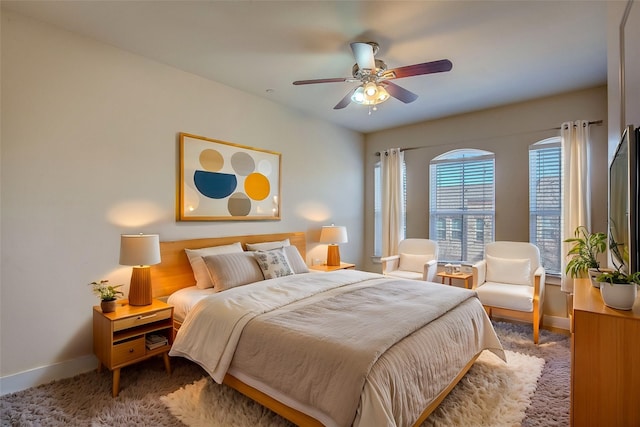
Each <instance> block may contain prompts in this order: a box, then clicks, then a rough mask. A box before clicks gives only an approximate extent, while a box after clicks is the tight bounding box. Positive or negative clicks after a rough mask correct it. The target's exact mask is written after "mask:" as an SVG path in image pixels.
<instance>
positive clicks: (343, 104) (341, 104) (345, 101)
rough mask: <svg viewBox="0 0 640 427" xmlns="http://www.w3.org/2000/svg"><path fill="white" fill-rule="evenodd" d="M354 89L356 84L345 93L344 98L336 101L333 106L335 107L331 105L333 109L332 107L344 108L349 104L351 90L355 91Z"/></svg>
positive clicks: (335, 108)
mask: <svg viewBox="0 0 640 427" xmlns="http://www.w3.org/2000/svg"><path fill="white" fill-rule="evenodd" d="M356 89H358V86H356V87H354V88H353V89H351V90H350V91H349V93H347V94H346V95H345V97H344V98H342V99H341V100H340V102H338V103H337V104H336V106H335V107H333V109H334V110H341V109H343V108H345V107H346V106H347V105H349V104H350V103H351V95H353V92H355V91H356Z"/></svg>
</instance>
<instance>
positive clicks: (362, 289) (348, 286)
mask: <svg viewBox="0 0 640 427" xmlns="http://www.w3.org/2000/svg"><path fill="white" fill-rule="evenodd" d="M231 291H233V292H229V291H225V292H224V293H223V294H225V295H215V296H212V297H209V298H207V299H205V300H204V301H202V302H201V303H198V305H197V306H196V307H194V309H193V310H192V312H191V313H190V314H189V315H188V316H187V318H186V319H185V322H184V324H183V326H182V328H181V329H180V331H179V333H178V335H177V337H176V340H175V342H174V345H173V348H172V350H171V353H170V354H171V355H180V356H185V357H188V358H189V359H191V360H194V361H196V362H197V363H199V364H200V365H201V366H203V367H204V368H205V369H206V370H207V371H208V372H209V373H210V374H211V375H212V377H213V378H214V379H215V380H216V381H218V382H222V380H223V378H224V375H225V374H226V372H227V371H228V370H229V368H230V367H231V364H232V360H233V367H234V368H240V367H241V368H240V370H241V372H242V373H243V374H244V375H245V376H248V378H249V379H250V382H253V384H252V385H254V386H255V385H264V386H266V388H267V389H268V391H270V392H271V393H268V394H272V395H274V396H273V397H275V398H279V397H280V398H281V400H285V403H286V404H289V405H290V406H293V407H295V408H296V409H298V410H301V411H302V412H306V413H308V414H310V415H312V416H314V417H315V418H317V419H319V420H320V421H321V422H323V423H324V424H325V425H336V426H348V425H352V424H354V423H355V424H359V425H367V426H372V425H407V424H411V423H412V422H413V421H415V418H416V417H417V416H418V415H419V414H420V412H421V410H419V411H417V413H416V408H415V407H416V405H421V404H424V402H423V400H425V399H427V400H428V399H429V395H431V394H433V396H431V398H433V397H435V395H437V394H438V392H439V391H440V390H441V389H442V388H444V386H446V385H447V384H448V382H449V381H451V378H452V377H454V376H455V374H457V372H459V370H460V368H461V367H462V366H464V364H466V362H467V361H468V360H470V359H471V357H473V356H474V355H476V354H477V353H479V351H481V350H482V349H483V348H493V349H495V350H496V351H497V352H498V354H501V347H500V344H499V342H498V341H497V338H496V337H495V334H493V335H492V334H491V333H489V332H488V331H490V332H493V330H492V328H491V327H490V324H489V327H488V328H487V322H488V319H486V315H484V311H483V310H482V307H481V305H480V304H479V302H478V301H477V298H476V297H475V293H474V292H472V291H467V290H462V289H458V288H450V287H446V286H442V285H436V284H429V283H425V282H418V281H407V280H392V279H388V278H384V277H383V276H380V275H377V274H372V273H365V272H360V271H340V272H335V273H330V274H308V275H297V276H288V277H286V278H280V279H275V280H267V281H264V282H259V283H257V284H252V285H250V286H245V287H241V288H234V289H232V290H231ZM461 307H470V308H468V309H462V308H461ZM478 307H479V308H480V311H481V312H482V314H480V313H479V311H478ZM467 311H470V312H471V313H472V316H471V317H470V318H469V319H467V320H468V323H467V325H466V328H467V329H469V330H470V332H471V333H470V334H466V335H468V337H466V338H465V337H464V335H465V334H459V333H458V332H455V334H456V335H460V336H449V337H448V339H450V340H453V342H452V343H446V342H444V343H441V344H439V345H438V347H439V348H438V349H437V350H436V352H437V351H447V352H450V354H447V355H446V358H447V359H450V360H451V363H450V365H451V368H449V367H447V366H440V368H439V369H440V370H442V371H443V372H444V375H445V377H444V378H439V381H438V382H439V384H437V385H435V384H434V385H432V384H429V383H428V382H427V384H419V383H420V382H422V381H424V378H417V381H418V382H417V383H416V378H413V379H411V378H404V377H406V376H416V375H418V376H420V377H421V376H423V375H429V376H431V377H434V378H438V374H437V373H433V372H431V373H430V372H425V370H424V368H423V366H424V367H426V370H427V371H428V370H429V366H430V365H431V368H433V367H434V366H438V364H437V363H435V364H432V363H431V362H429V363H426V362H424V361H423V360H422V359H423V355H422V354H421V353H420V352H416V349H418V350H420V351H424V352H425V353H424V357H427V358H430V357H431V356H430V353H431V352H433V351H432V350H431V351H430V347H431V346H433V342H434V341H432V342H431V343H429V342H426V341H425V340H426V339H431V340H434V339H440V340H441V341H442V337H440V338H438V337H437V334H436V336H434V335H433V333H434V331H435V332H438V331H440V332H438V333H441V331H442V330H444V331H447V328H451V325H448V323H450V322H446V321H444V320H443V319H446V317H447V316H445V314H447V313H450V312H456V316H457V318H456V320H455V321H456V322H460V321H461V320H462V319H461V318H460V315H461V313H466V312H467ZM465 315H466V316H468V314H463V315H462V317H465ZM483 315H484V319H483V317H482V316H483ZM456 316H453V317H456ZM432 322H434V323H436V324H442V326H440V327H438V328H435V329H434V330H433V331H431V332H426V330H428V329H429V328H424V326H425V325H428V324H430V323H432ZM478 325H479V326H478ZM442 328H444V329H442ZM459 328H460V326H459V325H458V326H456V327H455V328H453V329H451V330H453V331H455V330H457V329H459ZM463 329H464V328H463ZM479 330H482V334H481V336H479V335H478V333H479ZM447 333H450V332H447ZM413 335H416V337H413ZM241 336H242V340H240V337H241ZM406 337H411V338H409V339H405V338H406ZM461 337H463V339H460V338H461ZM469 337H471V338H469ZM473 337H475V338H473ZM487 337H488V338H487ZM416 340H417V341H419V342H421V343H422V348H421V347H420V344H419V343H414V342H413V341H416ZM404 341H406V342H404ZM445 341H446V338H445ZM394 346H395V347H396V348H394V349H393V351H391V350H392V347H394ZM457 347H463V348H462V349H460V348H457ZM234 354H235V359H234ZM381 356H384V357H381ZM438 357H439V358H442V356H435V359H437V358H438ZM394 358H396V359H398V360H397V361H395V362H393V359H394ZM416 358H417V359H416ZM379 359H382V360H381V362H380V364H381V365H384V364H387V363H390V362H391V363H392V364H393V363H398V364H399V365H398V367H393V366H391V367H385V368H380V369H378V370H377V371H378V372H377V373H376V372H372V371H374V370H373V369H372V368H373V367H374V365H376V363H378V361H379ZM435 359H434V360H435ZM407 362H408V366H409V367H410V369H409V370H408V372H405V371H406V368H407ZM440 364H441V362H440ZM414 365H417V366H419V367H420V368H419V369H415V368H414V367H413V366H414ZM449 371H451V372H449ZM382 372H384V374H382ZM234 374H235V372H234ZM390 374H391V375H392V376H396V377H397V378H398V379H397V380H393V378H392V383H390V382H389V375H390ZM369 376H371V379H368V378H369ZM241 379H243V378H241ZM405 380H407V381H408V382H409V384H407V385H400V383H401V382H404V381H405ZM442 382H444V386H443V385H442V384H440V383H442ZM389 386H393V387H394V389H393V390H395V391H396V392H400V393H401V392H402V389H403V388H406V387H409V388H414V389H415V388H417V389H418V391H419V389H421V388H424V389H425V393H422V394H421V396H422V398H415V399H414V398H411V399H408V398H407V396H395V395H394V393H393V392H392V389H387V390H384V388H386V387H389ZM433 386H435V388H434V389H433V390H431V389H430V388H433ZM398 387H399V388H398ZM262 389H263V391H265V390H264V389H265V387H262ZM412 392H413V391H412ZM398 399H399V400H400V401H398ZM292 403H293V404H292ZM425 406H426V405H425ZM425 406H422V408H424V407H425ZM396 407H398V408H399V409H398V408H396Z"/></svg>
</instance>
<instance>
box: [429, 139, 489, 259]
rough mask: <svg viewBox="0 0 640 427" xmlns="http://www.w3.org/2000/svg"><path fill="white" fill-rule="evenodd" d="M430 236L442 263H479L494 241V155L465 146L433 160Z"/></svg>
mask: <svg viewBox="0 0 640 427" xmlns="http://www.w3.org/2000/svg"><path fill="white" fill-rule="evenodd" d="M429 167H430V175H431V178H430V179H431V189H430V190H431V197H430V203H429V205H430V210H429V214H430V217H429V236H430V237H431V239H433V240H437V241H438V246H439V254H438V259H439V260H441V261H443V262H476V261H479V260H481V259H482V258H483V257H484V245H485V244H486V243H489V242H492V241H493V240H494V237H493V236H494V229H495V227H494V219H495V205H496V204H495V155H494V154H493V153H491V152H489V151H483V150H475V149H462V150H453V151H449V152H447V153H444V154H442V155H440V156H438V157H436V158H434V159H433V160H431V163H430V166H429Z"/></svg>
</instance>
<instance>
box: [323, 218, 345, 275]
mask: <svg viewBox="0 0 640 427" xmlns="http://www.w3.org/2000/svg"><path fill="white" fill-rule="evenodd" d="M348 241H349V239H348V238H347V227H344V226H341V225H333V224H331V225H325V226H323V227H322V231H321V232H320V243H328V244H329V246H328V248H327V265H329V266H334V267H335V266H339V265H340V247H339V246H338V243H347V242H348Z"/></svg>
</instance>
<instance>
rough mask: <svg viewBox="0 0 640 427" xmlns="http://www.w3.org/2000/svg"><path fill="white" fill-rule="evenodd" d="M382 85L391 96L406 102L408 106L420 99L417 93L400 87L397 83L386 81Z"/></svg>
mask: <svg viewBox="0 0 640 427" xmlns="http://www.w3.org/2000/svg"><path fill="white" fill-rule="evenodd" d="M380 84H381V85H382V86H384V88H385V89H386V90H387V92H389V95H391V96H393V97H394V98H396V99H398V100H400V101H402V102H404V103H405V104H408V103H410V102H413V101H415V100H416V99H418V95H416V94H415V93H413V92H411V91H409V90H407V89H405V88H403V87H400V86H398V85H397V84H395V83H391V82H388V81H384V82H380Z"/></svg>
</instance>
